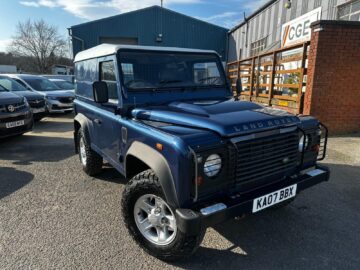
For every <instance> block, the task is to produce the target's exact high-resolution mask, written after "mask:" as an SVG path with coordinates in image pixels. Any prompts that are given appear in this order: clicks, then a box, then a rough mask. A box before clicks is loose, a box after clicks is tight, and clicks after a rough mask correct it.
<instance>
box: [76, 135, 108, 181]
mask: <svg viewBox="0 0 360 270" xmlns="http://www.w3.org/2000/svg"><path fill="white" fill-rule="evenodd" d="M77 138H78V152H79V158H80V162H81V165H82V167H83V170H84V171H85V172H86V173H87V174H88V175H90V176H93V175H96V174H98V173H100V172H101V169H102V165H103V159H102V157H101V156H100V155H99V154H98V153H96V152H95V151H93V150H92V149H91V148H90V143H89V142H88V141H87V139H86V136H85V133H84V130H83V129H82V128H80V129H79V132H78V136H77Z"/></svg>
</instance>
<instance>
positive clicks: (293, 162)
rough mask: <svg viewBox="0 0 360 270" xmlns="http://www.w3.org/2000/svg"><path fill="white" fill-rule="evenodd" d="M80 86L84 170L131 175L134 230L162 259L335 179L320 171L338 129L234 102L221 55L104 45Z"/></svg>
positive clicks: (78, 134)
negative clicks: (212, 230)
mask: <svg viewBox="0 0 360 270" xmlns="http://www.w3.org/2000/svg"><path fill="white" fill-rule="evenodd" d="M75 78H76V99H75V113H76V116H75V119H74V129H75V132H74V139H75V146H76V151H77V152H78V153H79V156H80V161H81V164H82V167H83V169H84V171H85V172H86V173H87V174H89V175H95V174H97V173H100V172H101V168H102V165H103V160H106V161H107V162H108V163H110V164H111V165H112V166H113V167H114V168H116V169H117V170H118V171H119V172H120V173H121V174H123V175H124V176H125V177H126V178H127V179H129V182H128V184H127V185H126V187H125V189H124V192H123V196H122V203H121V207H122V213H123V217H124V222H125V224H126V226H127V227H128V230H129V232H130V234H131V235H132V237H133V238H134V239H135V240H136V242H137V243H138V244H139V245H140V246H141V247H142V248H144V249H145V250H146V251H147V252H148V253H150V254H151V255H153V256H156V257H158V258H160V259H163V260H174V259H177V258H182V257H184V256H188V255H190V254H192V253H193V252H194V251H195V250H196V248H197V247H198V246H199V244H200V243H201V241H202V238H203V236H204V232H205V229H206V228H207V227H208V226H211V225H213V224H215V223H218V222H222V221H224V220H226V219H229V218H232V217H236V216H241V215H244V214H249V213H256V212H258V211H260V210H263V209H266V208H268V207H273V206H279V205H280V206H282V205H285V204H287V203H288V202H290V201H292V200H293V199H294V198H295V196H296V195H297V194H298V193H299V192H301V191H302V190H304V189H306V188H308V187H311V186H313V185H316V184H318V183H320V182H322V181H327V180H328V179H329V171H328V169H327V168H326V167H323V166H320V165H318V164H317V160H319V159H322V158H324V157H325V149H326V138H327V130H326V128H325V127H324V126H323V125H322V124H321V123H320V122H319V121H318V120H317V119H315V118H313V117H310V116H304V117H297V116H294V115H291V114H288V113H286V112H284V111H281V110H276V109H271V108H266V107H262V106H260V105H257V104H255V103H250V102H244V101H239V100H237V99H236V98H233V97H232V93H231V89H230V85H229V83H228V82H227V80H226V76H225V72H224V69H223V66H222V63H221V60H220V57H219V56H218V55H217V53H216V52H214V51H204V50H194V49H180V48H166V47H143V46H125V45H109V44H103V45H99V46H97V47H94V48H92V49H89V50H85V51H83V52H80V53H78V54H77V55H76V57H75ZM238 90H239V91H240V90H241V84H240V83H238Z"/></svg>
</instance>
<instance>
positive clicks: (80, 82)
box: [75, 59, 99, 99]
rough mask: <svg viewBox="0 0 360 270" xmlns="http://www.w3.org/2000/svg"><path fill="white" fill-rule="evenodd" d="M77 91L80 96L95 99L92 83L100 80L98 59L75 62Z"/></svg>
mask: <svg viewBox="0 0 360 270" xmlns="http://www.w3.org/2000/svg"><path fill="white" fill-rule="evenodd" d="M75 78H76V86H75V92H76V94H77V95H79V96H83V97H86V98H89V99H93V98H94V97H93V89H92V84H93V82H95V81H98V80H99V79H98V77H97V59H89V60H85V61H81V62H77V63H75Z"/></svg>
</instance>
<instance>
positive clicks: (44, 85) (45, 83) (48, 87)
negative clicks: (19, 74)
mask: <svg viewBox="0 0 360 270" xmlns="http://www.w3.org/2000/svg"><path fill="white" fill-rule="evenodd" d="M23 80H24V81H25V82H27V83H28V84H29V85H30V86H31V87H32V88H34V89H35V90H37V91H57V90H61V88H60V87H58V86H57V85H56V84H54V83H53V82H52V81H49V80H48V79H45V78H41V77H27V78H23Z"/></svg>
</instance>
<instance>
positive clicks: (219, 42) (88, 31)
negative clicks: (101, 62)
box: [71, 6, 228, 60]
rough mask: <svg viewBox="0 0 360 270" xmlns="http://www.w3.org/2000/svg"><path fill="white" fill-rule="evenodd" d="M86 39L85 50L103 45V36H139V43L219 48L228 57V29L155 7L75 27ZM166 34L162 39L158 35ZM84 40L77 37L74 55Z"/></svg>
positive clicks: (222, 54)
mask: <svg viewBox="0 0 360 270" xmlns="http://www.w3.org/2000/svg"><path fill="white" fill-rule="evenodd" d="M71 30H72V35H73V36H76V37H78V38H80V39H82V40H84V49H88V48H91V47H94V46H96V45H99V44H100V38H101V37H106V38H137V39H138V45H144V46H170V47H183V48H195V49H207V50H215V51H217V52H218V53H219V54H220V55H221V56H222V57H223V60H225V55H226V46H227V45H226V44H227V31H228V29H225V28H222V27H220V26H216V25H213V24H210V23H207V22H203V21H201V20H198V19H195V18H192V17H189V16H186V15H183V14H180V13H177V12H174V11H171V10H169V9H165V8H161V7H159V6H153V7H149V8H145V9H141V10H137V11H133V12H128V13H124V14H120V15H117V16H113V17H109V18H105V19H100V20H96V21H92V22H88V23H84V24H79V25H75V26H72V27H71ZM161 33H162V42H158V41H157V40H156V38H157V37H158V35H159V34H161ZM81 46H82V45H81V42H80V41H79V40H77V39H75V38H74V39H73V52H74V55H76V53H78V52H79V51H81Z"/></svg>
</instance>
